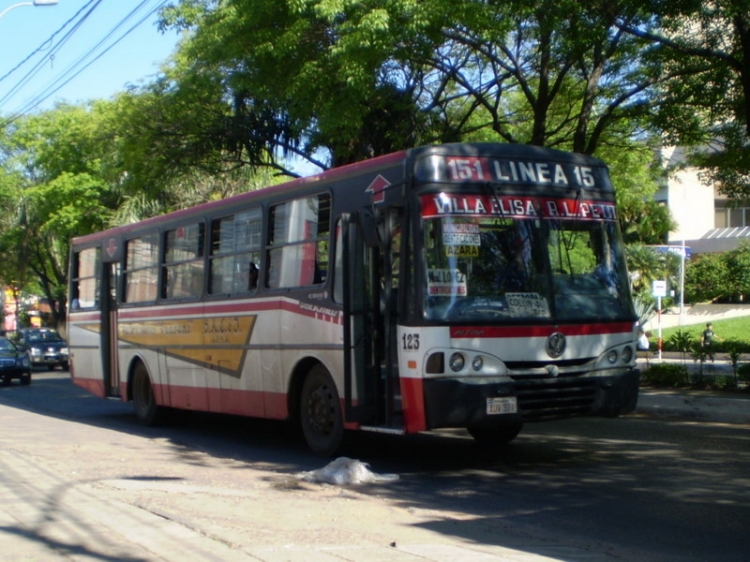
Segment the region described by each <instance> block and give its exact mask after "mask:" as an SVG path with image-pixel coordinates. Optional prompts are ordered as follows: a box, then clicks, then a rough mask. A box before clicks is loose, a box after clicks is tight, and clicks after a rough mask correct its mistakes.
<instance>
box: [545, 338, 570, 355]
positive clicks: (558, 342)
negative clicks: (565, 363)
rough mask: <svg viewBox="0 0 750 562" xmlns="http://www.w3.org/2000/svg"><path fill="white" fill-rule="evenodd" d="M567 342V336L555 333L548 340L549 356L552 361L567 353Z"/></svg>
mask: <svg viewBox="0 0 750 562" xmlns="http://www.w3.org/2000/svg"><path fill="white" fill-rule="evenodd" d="M566 344H567V342H566V340H565V334H563V333H562V332H554V333H553V334H550V336H549V337H548V338H547V355H549V356H550V357H552V359H557V358H558V357H560V356H561V355H562V354H563V353H565V346H566Z"/></svg>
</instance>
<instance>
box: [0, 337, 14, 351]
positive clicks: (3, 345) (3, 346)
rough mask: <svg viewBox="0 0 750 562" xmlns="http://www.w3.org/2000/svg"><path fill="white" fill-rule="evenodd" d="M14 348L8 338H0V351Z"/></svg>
mask: <svg viewBox="0 0 750 562" xmlns="http://www.w3.org/2000/svg"><path fill="white" fill-rule="evenodd" d="M15 348H16V346H14V345H13V343H12V342H11V341H10V340H5V339H0V351H13V350H14V349H15Z"/></svg>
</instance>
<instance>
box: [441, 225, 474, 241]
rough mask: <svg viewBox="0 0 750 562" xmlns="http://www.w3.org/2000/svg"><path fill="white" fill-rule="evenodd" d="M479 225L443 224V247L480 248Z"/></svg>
mask: <svg viewBox="0 0 750 562" xmlns="http://www.w3.org/2000/svg"><path fill="white" fill-rule="evenodd" d="M479 233H480V230H479V225H478V224H475V223H470V222H460V223H445V224H444V225H443V245H444V246H480V245H481V243H482V237H481V236H480V234H479Z"/></svg>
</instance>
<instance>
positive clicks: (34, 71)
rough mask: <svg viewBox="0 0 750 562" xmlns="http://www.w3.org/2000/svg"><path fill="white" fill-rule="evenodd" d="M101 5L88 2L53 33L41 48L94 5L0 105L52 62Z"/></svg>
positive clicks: (92, 1) (9, 92) (98, 1)
mask: <svg viewBox="0 0 750 562" xmlns="http://www.w3.org/2000/svg"><path fill="white" fill-rule="evenodd" d="M101 3H102V0H90V1H89V3H88V4H86V5H85V6H84V7H83V8H81V9H80V10H79V11H78V12H77V13H76V15H75V16H73V18H71V19H70V20H68V21H67V22H66V23H65V24H64V25H63V27H61V28H60V29H59V30H58V31H56V32H55V33H53V34H52V36H51V37H50V38H49V39H47V40H46V41H45V42H44V43H42V46H43V45H46V44H47V43H50V42H52V40H53V38H54V36H55V35H57V33H59V32H60V31H62V30H63V29H64V28H65V27H67V26H68V24H69V23H70V22H71V21H73V20H75V19H76V18H77V17H78V16H79V15H80V14H81V12H83V10H85V9H86V8H87V7H88V6H90V5H91V4H94V5H93V6H92V7H91V9H89V10H88V11H87V12H86V13H85V14H83V15H82V16H81V19H80V20H79V21H78V22H76V23H75V25H74V26H73V28H72V29H71V30H70V31H68V32H67V33H66V34H65V35H64V36H63V37H62V39H60V41H59V42H58V43H56V44H55V45H53V46H52V49H51V50H50V52H49V53H48V54H47V55H45V57H44V58H42V59H41V60H40V61H38V62H37V63H36V64H35V65H34V66H33V67H32V68H31V70H29V71H28V72H27V73H26V74H25V75H24V76H23V78H21V79H20V80H19V81H18V82H16V84H15V85H14V86H13V87H12V88H11V89H10V90H8V92H7V93H6V94H5V95H4V96H3V97H2V98H0V104H3V103H5V102H6V101H7V100H9V99H10V98H12V97H13V96H14V95H15V94H16V93H17V92H18V91H19V90H20V89H21V88H23V86H25V85H26V84H28V83H29V81H30V80H31V79H32V78H33V77H34V76H36V75H37V74H38V73H39V71H40V70H41V68H42V66H43V65H44V64H45V63H46V62H47V60H54V56H55V53H57V52H58V51H59V50H60V49H61V48H62V46H63V45H64V44H65V43H66V42H67V41H68V40H69V39H70V38H71V37H72V36H73V34H74V33H75V32H76V31H77V30H78V29H79V28H80V27H81V25H82V24H83V22H84V21H86V19H88V17H89V16H90V15H91V14H92V13H93V11H94V10H95V9H96V7H97V6H99V4H101ZM39 50H40V49H39V48H38V49H37V51H39ZM28 59H29V57H27V58H26V59H25V60H28ZM16 68H17V67H16ZM14 70H15V69H14ZM11 72H13V71H11Z"/></svg>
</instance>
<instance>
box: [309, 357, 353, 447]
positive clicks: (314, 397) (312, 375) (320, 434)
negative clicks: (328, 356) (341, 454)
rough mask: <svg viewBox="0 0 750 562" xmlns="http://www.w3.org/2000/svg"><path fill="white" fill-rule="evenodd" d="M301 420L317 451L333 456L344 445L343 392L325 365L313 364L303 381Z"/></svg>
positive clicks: (310, 443) (311, 444)
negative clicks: (340, 397) (341, 394)
mask: <svg viewBox="0 0 750 562" xmlns="http://www.w3.org/2000/svg"><path fill="white" fill-rule="evenodd" d="M300 423H301V425H302V433H303V435H304V436H305V441H306V442H307V445H308V446H309V447H310V449H311V450H312V451H313V452H314V453H315V454H317V455H321V456H331V455H333V454H334V453H336V451H337V450H338V449H339V447H340V446H341V441H342V440H343V438H344V419H343V417H342V414H341V402H340V401H339V393H338V392H337V390H336V385H335V384H334V382H333V379H332V378H331V376H330V375H329V374H328V371H327V370H326V369H325V368H324V367H323V366H322V365H317V366H315V367H313V368H312V369H311V370H310V372H309V373H308V374H307V377H306V378H305V382H304V384H303V385H302V394H301V397H300Z"/></svg>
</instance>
